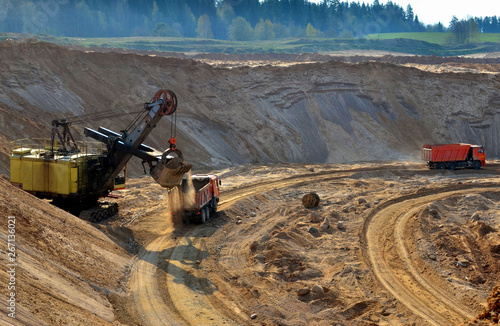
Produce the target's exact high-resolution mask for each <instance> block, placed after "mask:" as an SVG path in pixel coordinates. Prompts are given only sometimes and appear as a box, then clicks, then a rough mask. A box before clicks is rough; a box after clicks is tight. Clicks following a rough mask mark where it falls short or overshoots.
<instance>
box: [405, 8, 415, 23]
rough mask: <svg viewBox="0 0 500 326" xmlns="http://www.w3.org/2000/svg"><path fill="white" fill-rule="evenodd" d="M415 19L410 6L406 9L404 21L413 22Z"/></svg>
mask: <svg viewBox="0 0 500 326" xmlns="http://www.w3.org/2000/svg"><path fill="white" fill-rule="evenodd" d="M414 19H415V14H414V13H413V8H412V7H411V5H410V4H408V6H407V7H406V20H408V21H409V22H413V20H414Z"/></svg>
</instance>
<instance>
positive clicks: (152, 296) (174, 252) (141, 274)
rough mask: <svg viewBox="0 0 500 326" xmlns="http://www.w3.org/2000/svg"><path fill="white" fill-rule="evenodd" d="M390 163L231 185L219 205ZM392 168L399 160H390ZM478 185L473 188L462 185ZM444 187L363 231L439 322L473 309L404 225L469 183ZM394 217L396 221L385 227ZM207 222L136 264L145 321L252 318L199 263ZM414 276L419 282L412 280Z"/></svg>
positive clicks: (410, 299)
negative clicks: (428, 269) (411, 250)
mask: <svg viewBox="0 0 500 326" xmlns="http://www.w3.org/2000/svg"><path fill="white" fill-rule="evenodd" d="M384 169H387V167H371V168H366V167H364V168H355V169H350V170H345V169H342V170H331V171H324V172H319V173H305V174H300V175H294V176H292V177H289V178H285V179H279V180H271V181H269V180H267V181H266V180H263V181H261V182H258V183H255V184H251V185H245V186H244V187H242V188H235V189H231V190H228V191H224V192H223V193H222V194H221V202H220V205H219V208H220V210H224V209H227V208H229V207H230V206H231V205H232V204H234V203H235V202H237V201H238V200H241V199H243V198H245V197H248V196H252V195H256V194H261V193H263V192H266V191H271V190H273V189H282V188H286V187H296V186H299V185H306V184H310V183H314V182H318V181H321V182H324V181H332V180H336V179H342V178H348V177H349V176H351V175H352V174H354V173H357V172H364V171H366V172H371V171H380V170H384ZM390 169H391V170H397V169H398V168H397V167H393V166H391V167H390ZM497 187H498V186H497ZM464 188H465V187H464ZM475 188H477V189H478V190H477V191H487V190H485V189H486V188H484V187H480V186H477V185H476V186H475ZM475 188H474V189H475ZM471 190H472V189H470V188H467V189H463V192H466V191H469V192H470V191H471ZM489 190H491V189H489ZM442 191H443V192H441V193H439V189H438V190H436V189H432V190H430V191H428V192H427V193H426V192H422V193H419V194H416V195H410V196H407V197H401V198H397V199H394V200H391V201H388V202H386V203H384V204H381V205H379V206H378V207H377V208H376V209H374V210H373V213H371V214H370V216H369V217H368V218H367V220H366V223H365V226H364V232H363V236H362V242H364V243H365V249H366V250H365V251H364V256H365V260H366V262H367V264H368V265H370V266H372V267H373V269H374V273H375V275H376V277H377V280H378V281H379V282H380V283H381V284H382V286H384V287H386V288H387V289H388V290H389V291H390V292H391V293H392V294H393V295H394V297H396V299H398V300H399V301H401V302H402V303H403V304H405V305H406V306H407V307H408V308H409V309H410V310H411V311H413V312H414V313H415V314H417V315H418V316H420V317H422V318H423V319H424V320H427V321H428V322H429V323H430V324H433V325H448V324H450V321H452V322H456V321H459V322H461V321H464V320H465V319H466V318H469V317H470V316H471V313H472V312H470V311H468V310H467V309H464V307H462V306H460V304H458V303H456V302H454V301H452V300H449V299H448V298H447V297H446V295H443V293H442V291H441V290H440V289H435V288H434V287H433V286H432V285H430V284H429V283H428V282H426V281H425V279H422V277H421V276H420V275H419V273H418V271H417V270H416V269H415V268H414V267H412V264H411V261H410V260H409V258H408V255H407V254H405V247H404V241H403V240H402V239H403V238H402V235H403V233H402V232H403V231H404V227H405V225H406V221H407V220H408V218H409V217H411V212H410V213H408V212H409V211H410V210H411V211H413V210H417V209H418V208H419V207H421V205H425V204H426V203H428V202H430V201H433V200H438V199H440V198H445V197H446V196H453V195H456V194H459V193H461V191H462V189H456V190H454V191H448V192H446V191H445V190H444V189H443V190H442ZM432 193H436V194H435V195H433V194H432ZM406 213H408V214H406ZM388 225H390V226H391V227H389V228H388V227H386V226H388ZM384 227H385V230H387V231H385V232H384V233H380V232H379V231H378V230H380V229H384ZM203 230H204V228H203V226H192V227H187V228H186V229H185V230H184V231H183V234H182V237H179V238H177V239H174V238H173V237H172V235H171V234H162V235H159V236H158V237H156V238H155V239H153V240H152V241H151V242H149V243H148V244H147V245H145V246H144V248H142V249H141V250H140V252H139V254H138V256H137V258H136V260H135V263H134V265H133V268H132V272H131V277H130V282H129V288H130V292H131V297H132V301H133V305H134V306H135V310H136V314H137V316H138V317H139V319H140V320H141V321H142V323H143V324H144V325H237V324H244V323H246V322H248V319H245V318H248V316H244V315H243V314H242V312H241V311H239V309H238V307H237V306H236V305H232V304H231V302H230V301H231V300H225V298H224V294H223V293H222V292H223V291H220V290H219V289H217V288H216V286H215V285H214V284H213V283H212V282H211V281H210V279H208V278H207V272H206V271H204V270H203V268H200V264H199V263H200V262H202V260H203V258H204V257H206V255H207V254H208V253H207V251H206V248H205V247H204V245H205V244H204V236H203ZM387 237H392V239H393V241H395V242H396V244H397V248H399V249H398V255H400V256H401V257H402V261H403V262H404V266H405V268H404V275H405V276H404V277H399V275H398V273H396V272H395V271H393V270H392V269H391V266H390V264H388V263H387V261H386V258H385V254H386V251H385V248H384V246H383V242H382V240H383V239H387ZM408 280H410V282H409V283H408ZM408 284H415V285H412V287H409V286H408ZM422 293H423V294H422ZM429 298H430V299H429Z"/></svg>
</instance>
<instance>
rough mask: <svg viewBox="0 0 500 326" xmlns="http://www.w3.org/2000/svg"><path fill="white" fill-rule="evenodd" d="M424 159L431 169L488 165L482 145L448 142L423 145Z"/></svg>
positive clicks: (477, 167)
mask: <svg viewBox="0 0 500 326" xmlns="http://www.w3.org/2000/svg"><path fill="white" fill-rule="evenodd" d="M421 156H422V160H424V161H427V166H428V167H429V168H430V169H450V170H455V169H456V168H472V169H476V170H479V169H480V168H481V166H485V165H486V154H485V153H484V148H483V146H481V145H471V144H446V145H423V146H422V149H421Z"/></svg>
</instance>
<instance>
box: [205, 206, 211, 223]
mask: <svg viewBox="0 0 500 326" xmlns="http://www.w3.org/2000/svg"><path fill="white" fill-rule="evenodd" d="M204 209H205V216H206V218H207V221H208V220H209V219H210V209H209V208H208V206H205V208H204Z"/></svg>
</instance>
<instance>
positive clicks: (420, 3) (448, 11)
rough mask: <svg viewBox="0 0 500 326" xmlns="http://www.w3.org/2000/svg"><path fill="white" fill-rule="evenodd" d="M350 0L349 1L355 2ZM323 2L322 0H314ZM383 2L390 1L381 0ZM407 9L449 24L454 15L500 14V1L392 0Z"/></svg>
mask: <svg viewBox="0 0 500 326" xmlns="http://www.w3.org/2000/svg"><path fill="white" fill-rule="evenodd" d="M354 1H355V2H358V1H359V2H360V3H363V2H364V3H367V4H368V3H370V4H372V3H373V0H354ZM354 1H353V0H349V2H354ZM314 2H318V3H319V2H321V0H314ZM379 2H380V3H381V4H383V3H384V4H385V3H387V2H388V1H386V0H379ZM392 2H393V3H396V4H398V5H399V6H400V7H402V8H403V9H404V10H405V11H406V7H407V6H408V4H411V7H412V8H413V12H414V13H415V14H416V15H418V20H420V22H422V23H424V24H426V25H427V24H436V23H438V22H441V23H443V25H444V26H448V24H449V23H450V21H451V19H452V18H453V16H457V18H458V19H466V18H467V17H468V16H471V17H485V16H490V17H491V16H497V17H498V16H500V1H498V0H474V1H465V0H410V1H408V0H392Z"/></svg>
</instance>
